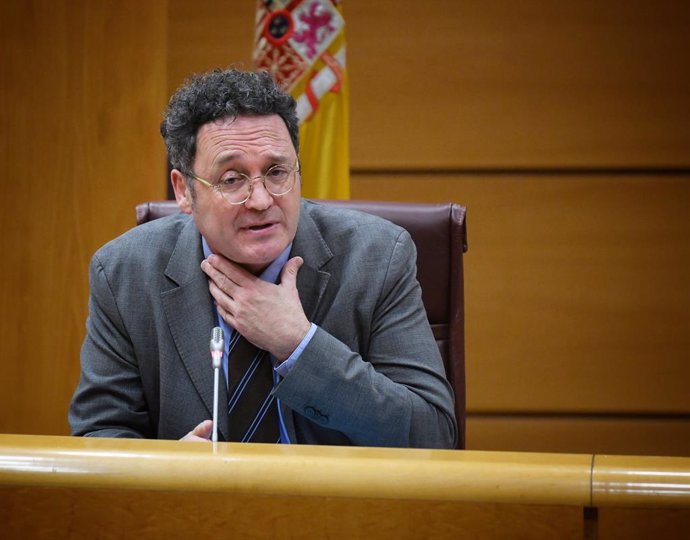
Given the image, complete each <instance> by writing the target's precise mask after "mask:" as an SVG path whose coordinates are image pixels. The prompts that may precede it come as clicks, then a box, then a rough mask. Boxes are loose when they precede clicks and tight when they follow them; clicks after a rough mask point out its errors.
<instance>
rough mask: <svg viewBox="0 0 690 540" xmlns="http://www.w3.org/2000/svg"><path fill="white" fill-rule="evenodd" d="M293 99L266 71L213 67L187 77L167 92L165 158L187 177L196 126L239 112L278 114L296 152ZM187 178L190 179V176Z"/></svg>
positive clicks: (232, 115)
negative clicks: (175, 87) (213, 68)
mask: <svg viewBox="0 0 690 540" xmlns="http://www.w3.org/2000/svg"><path fill="white" fill-rule="evenodd" d="M295 107H296V104H295V100H294V99H293V98H292V96H290V95H289V94H287V93H285V92H283V91H282V90H281V89H280V88H279V87H278V85H277V84H276V83H275V82H274V81H273V79H272V78H271V76H270V74H269V73H267V72H265V71H264V72H258V73H255V72H250V71H239V70H236V69H227V70H221V69H215V70H213V71H209V72H208V73H203V74H201V75H194V76H192V77H190V78H189V79H187V81H186V82H185V84H184V85H182V86H181V87H180V88H178V89H177V91H176V92H175V93H174V94H173V96H172V97H171V98H170V103H168V108H167V109H166V111H165V115H164V118H163V122H161V135H163V139H164V140H165V146H166V147H167V150H168V159H169V160H170V163H171V164H172V166H173V167H174V168H175V169H178V170H180V171H181V172H182V173H183V174H184V175H185V176H186V177H187V178H188V179H189V178H190V177H191V174H192V166H193V164H194V156H195V155H196V137H197V132H198V131H199V128H200V127H201V126H203V125H204V124H206V123H208V122H211V121H213V120H218V119H220V118H225V117H235V116H238V115H242V114H256V115H262V116H263V115H271V114H277V115H278V116H280V117H281V118H282V119H283V121H284V122H285V125H286V126H287V130H288V133H289V134H290V139H291V140H292V145H293V146H294V147H295V152H296V153H297V154H298V155H299V125H298V121H297V113H296V112H295ZM190 183H191V181H190Z"/></svg>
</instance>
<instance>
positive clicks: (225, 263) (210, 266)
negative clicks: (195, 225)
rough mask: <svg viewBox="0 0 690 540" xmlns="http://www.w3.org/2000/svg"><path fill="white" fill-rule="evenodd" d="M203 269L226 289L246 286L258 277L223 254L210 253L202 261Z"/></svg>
mask: <svg viewBox="0 0 690 540" xmlns="http://www.w3.org/2000/svg"><path fill="white" fill-rule="evenodd" d="M201 269H202V270H203V271H204V272H205V273H206V275H207V276H208V277H209V278H211V279H212V280H213V281H215V282H216V283H217V284H218V286H219V287H220V288H221V289H223V290H224V291H226V292H227V291H229V290H231V288H232V287H233V286H240V287H242V286H245V285H246V283H247V281H248V280H253V279H256V277H255V276H254V275H253V274H251V273H250V272H249V271H247V270H245V269H244V268H242V267H241V266H240V265H238V264H236V263H234V262H232V261H230V260H228V259H226V258H225V257H223V256H221V255H215V254H214V255H210V256H209V257H208V258H207V259H205V260H203V261H202V262H201Z"/></svg>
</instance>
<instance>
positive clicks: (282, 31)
mask: <svg viewBox="0 0 690 540" xmlns="http://www.w3.org/2000/svg"><path fill="white" fill-rule="evenodd" d="M254 65H255V67H256V69H259V70H266V71H269V72H270V73H271V74H272V75H273V78H274V79H275V80H276V81H277V82H278V84H280V85H281V86H282V87H283V88H284V89H285V90H287V91H289V92H290V93H291V94H292V96H293V97H294V98H295V100H296V101H297V115H298V117H299V120H300V156H301V164H302V192H303V194H304V196H305V197H312V198H319V199H348V198H349V197H350V142H349V105H348V81H347V75H346V72H345V20H344V19H343V15H342V1H336V0H292V1H288V0H283V1H281V0H273V1H270V0H259V1H258V4H257V13H256V40H255V44H254Z"/></svg>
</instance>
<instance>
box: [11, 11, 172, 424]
mask: <svg viewBox="0 0 690 540" xmlns="http://www.w3.org/2000/svg"><path fill="white" fill-rule="evenodd" d="M0 20H2V22H3V31H2V33H0V55H1V56H0V70H1V72H2V75H1V76H0V81H1V82H0V111H1V115H0V141H1V143H0V149H1V150H0V151H1V152H2V154H1V155H0V164H1V166H2V170H3V171H4V179H3V181H2V182H1V183H0V198H1V200H3V201H4V202H5V205H4V208H3V211H2V212H1V213H0V223H1V225H0V226H1V228H2V230H3V234H2V235H1V236H0V242H1V248H0V251H1V252H2V253H3V257H4V260H3V263H2V266H1V270H0V272H1V273H0V283H2V286H1V287H2V288H1V290H2V293H1V297H0V321H1V329H0V358H1V359H2V362H1V363H0V431H2V432H15V433H47V434H66V433H67V420H66V414H67V406H68V403H69V400H70V398H71V395H72V392H73V391H74V387H75V385H76V383H77V378H78V369H79V366H78V362H79V360H78V358H79V348H80V345H81V341H82V339H83V335H84V323H85V319H86V311H87V297H88V284H87V266H88V262H89V259H90V257H91V255H92V253H93V252H94V251H95V250H96V248H97V247H98V246H99V245H101V244H103V243H104V242H106V241H107V240H109V239H110V238H113V237H114V236H116V235H117V234H119V233H121V232H124V231H125V230H126V229H127V228H130V227H131V226H132V225H133V224H134V205H135V204H136V203H137V202H140V201H142V200H147V199H151V198H159V197H163V196H164V193H165V191H164V186H163V185H162V183H161V178H162V174H163V172H164V170H165V159H164V150H163V145H162V142H161V141H160V135H159V134H158V124H159V122H160V113H161V110H162V108H163V106H164V104H165V102H166V96H165V94H166V69H165V58H164V46H165V37H166V4H165V2H144V3H142V2H138V1H135V0H131V1H123V2H116V3H103V2H90V1H86V0H83V1H33V2H32V1H27V2H2V4H0Z"/></svg>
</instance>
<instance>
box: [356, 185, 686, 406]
mask: <svg viewBox="0 0 690 540" xmlns="http://www.w3.org/2000/svg"><path fill="white" fill-rule="evenodd" d="M688 180H689V179H688V178H686V177H676V178H673V177H653V178H652V177H639V176H636V177H627V176H620V177H593V176H577V175H574V176H563V177H557V178H554V177H550V176H548V175H544V176H527V177H525V176H505V177H496V176H481V175H479V176H452V175H442V174H438V175H423V174H419V175H402V174H398V175H395V176H390V175H364V174H363V175H355V176H354V178H353V185H352V188H353V189H352V192H353V198H363V199H368V198H371V199H389V198H391V194H395V198H396V199H398V200H403V201H427V202H432V201H447V200H451V201H454V202H458V203H461V204H464V205H467V207H468V234H469V246H470V249H469V252H468V253H467V255H466V257H465V306H466V353H467V384H468V394H467V403H468V411H469V412H483V413H488V412H493V413H497V412H513V413H519V412H525V411H532V412H535V411H541V412H565V411H567V412H577V413H591V412H605V411H606V412H615V413H657V414H658V413H682V414H690V393H688V391H687V382H688V381H689V380H690V362H688V351H690V332H688V328H690V302H689V301H688V300H689V299H690V277H689V276H690V244H689V243H688V242H687V238H688V237H690V220H689V219H688V215H690V182H689V181H688Z"/></svg>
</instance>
